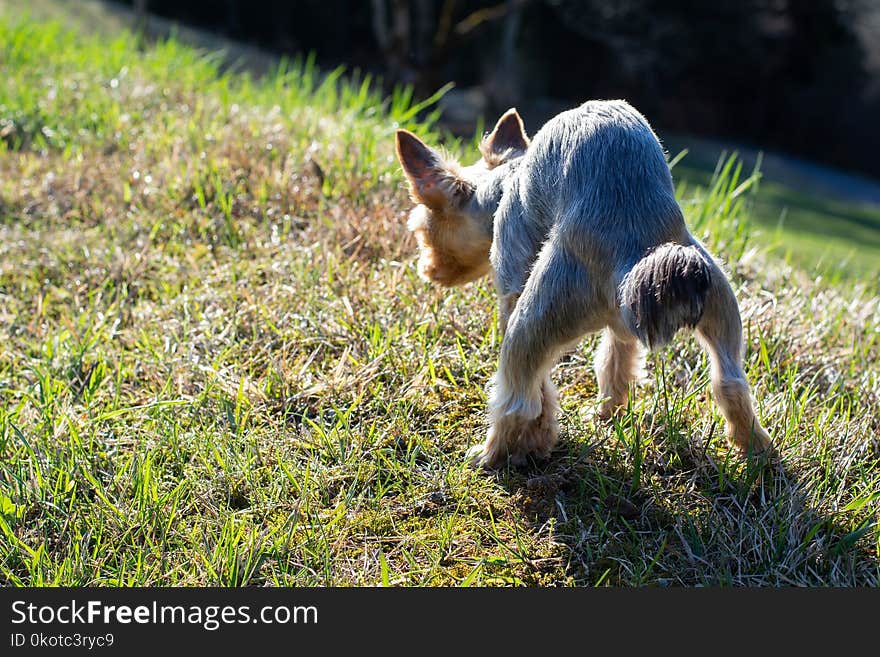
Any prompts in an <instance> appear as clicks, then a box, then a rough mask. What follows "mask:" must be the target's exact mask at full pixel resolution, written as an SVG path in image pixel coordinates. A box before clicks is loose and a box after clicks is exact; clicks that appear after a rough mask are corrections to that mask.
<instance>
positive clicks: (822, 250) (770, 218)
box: [673, 142, 880, 290]
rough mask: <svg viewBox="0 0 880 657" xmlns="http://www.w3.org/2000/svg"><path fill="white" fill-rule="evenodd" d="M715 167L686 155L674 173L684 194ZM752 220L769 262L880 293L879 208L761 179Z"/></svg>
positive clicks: (706, 180)
mask: <svg viewBox="0 0 880 657" xmlns="http://www.w3.org/2000/svg"><path fill="white" fill-rule="evenodd" d="M676 143H678V142H676ZM673 152H676V151H673ZM715 165H716V162H715V161H714V160H712V161H708V160H706V159H705V158H700V157H693V156H692V155H691V154H689V153H686V154H684V156H683V157H682V159H681V160H680V162H679V163H678V164H677V165H676V166H675V169H674V174H675V178H676V180H678V181H679V182H680V184H682V185H684V189H683V193H684V194H685V195H687V189H688V188H689V187H700V186H702V187H705V186H707V185H709V184H710V183H711V178H712V174H713V171H714V168H715ZM750 219H751V220H752V221H753V222H754V223H755V224H756V226H757V227H759V228H760V229H761V231H762V237H761V240H762V244H763V245H764V246H765V250H766V253H767V259H768V261H771V262H772V261H773V260H778V259H782V260H784V261H786V262H789V263H791V264H793V265H795V266H797V267H800V268H801V269H804V270H806V271H810V272H813V274H814V275H821V276H824V277H826V278H830V279H832V280H842V279H846V280H848V281H850V282H851V281H854V280H864V281H868V282H870V283H871V284H872V285H873V286H874V289H877V290H880V208H878V207H877V206H875V205H870V204H867V203H865V204H862V203H854V202H845V201H842V200H840V199H834V198H828V197H823V196H820V195H819V194H817V193H816V192H815V191H812V190H804V189H799V188H795V187H792V186H788V185H785V184H782V183H780V182H779V181H775V180H768V179H764V177H763V176H762V180H761V183H760V186H759V189H758V190H757V193H756V194H755V197H754V205H753V207H752V211H751V214H750Z"/></svg>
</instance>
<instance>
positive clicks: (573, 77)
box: [119, 0, 880, 179]
mask: <svg viewBox="0 0 880 657" xmlns="http://www.w3.org/2000/svg"><path fill="white" fill-rule="evenodd" d="M119 1H120V2H122V3H123V4H128V5H133V6H135V8H136V9H139V10H140V11H144V12H150V13H152V14H156V15H158V16H163V17H166V18H172V19H175V20H179V21H181V22H183V23H186V24H188V25H190V26H192V27H198V28H201V29H205V30H210V31H212V32H215V33H219V34H222V35H224V36H226V37H229V38H232V39H236V40H238V41H241V42H244V43H249V44H252V45H256V46H259V47H260V48H262V49H265V50H269V51H272V52H275V53H279V54H295V53H303V52H308V51H313V52H314V53H315V54H316V55H317V58H318V62H319V63H320V64H322V65H324V66H328V67H330V66H335V65H337V64H340V63H341V64H345V65H346V66H347V67H349V68H351V69H354V68H358V69H360V70H361V71H365V72H371V73H373V74H376V75H379V76H381V77H382V79H383V80H384V82H385V84H386V85H392V84H396V83H407V84H412V85H414V86H415V88H416V90H417V92H418V93H419V94H420V95H424V96H426V95H429V94H431V93H433V92H434V91H436V90H437V89H438V88H439V87H440V86H442V85H443V84H445V83H446V82H448V81H454V82H455V84H456V88H455V90H454V91H453V92H451V93H450V94H448V95H447V97H446V98H445V99H444V101H443V107H444V118H445V120H446V122H447V124H448V125H449V126H450V127H451V128H452V129H453V130H458V131H460V132H462V133H468V132H472V131H473V126H474V122H475V121H476V119H477V117H478V116H481V115H482V116H485V117H486V120H487V122H490V121H492V119H493V117H495V116H496V115H497V114H499V113H500V112H501V111H503V110H504V109H506V108H508V107H510V106H513V105H516V106H517V107H518V108H520V109H521V111H522V113H523V114H524V117H525V119H526V123H527V125H528V127H529V130H530V131H531V132H534V131H535V130H536V129H537V127H538V126H539V125H540V124H541V123H542V122H543V121H544V120H546V118H549V116H552V115H553V114H555V113H556V112H558V111H560V110H561V109H565V108H566V107H570V106H572V105H575V104H578V103H580V102H582V101H584V100H587V99H590V98H626V99H627V100H629V101H630V102H632V103H633V104H634V105H635V106H636V107H637V108H638V109H639V110H641V111H642V112H643V113H644V114H645V115H646V116H647V117H648V118H649V120H650V121H651V123H652V124H653V125H654V127H655V128H658V129H662V130H668V131H674V132H680V133H689V134H694V135H700V136H707V137H712V138H716V139H724V140H729V141H736V142H740V143H743V144H750V145H756V146H760V147H762V148H773V149H776V150H782V151H787V152H789V153H792V154H796V155H800V156H802V157H806V158H810V159H813V160H816V161H819V162H823V163H826V164H831V165H835V166H838V167H841V168H845V169H849V170H854V171H859V172H861V173H864V174H868V175H870V176H872V177H874V178H878V179H880V157H878V150H880V125H878V117H880V1H878V0H714V1H703V0H617V1H615V2H611V1H605V0H500V1H499V0H495V1H492V0H487V1H482V0H478V1H466V0H361V1H355V0H214V1H209V0H127V1H126V0H119Z"/></svg>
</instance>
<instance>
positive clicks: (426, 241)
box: [407, 206, 492, 287]
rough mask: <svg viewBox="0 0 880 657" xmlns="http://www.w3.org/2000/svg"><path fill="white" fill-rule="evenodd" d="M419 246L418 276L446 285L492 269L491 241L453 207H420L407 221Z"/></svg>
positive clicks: (476, 276) (470, 278)
mask: <svg viewBox="0 0 880 657" xmlns="http://www.w3.org/2000/svg"><path fill="white" fill-rule="evenodd" d="M407 226H408V227H409V229H410V230H411V231H412V232H413V233H414V234H415V237H416V242H417V243H418V245H419V264H418V270H419V275H421V276H422V278H424V279H425V280H428V281H433V282H435V283H438V284H440V285H444V286H447V287H449V286H453V285H462V284H463V283H467V282H469V281H472V280H475V279H477V278H480V277H481V276H484V275H486V274H487V273H488V272H489V269H490V265H489V248H490V247H491V246H492V240H491V239H489V238H488V237H487V236H484V235H482V234H480V233H479V231H477V230H475V229H474V228H473V227H472V226H471V225H470V223H469V222H467V221H466V220H464V219H462V218H461V217H459V216H457V215H456V213H455V212H454V211H452V210H450V209H445V210H441V211H439V212H438V211H431V210H428V209H427V208H426V207H425V206H419V207H417V208H416V209H415V210H413V211H412V212H411V213H410V219H409V222H408V223H407Z"/></svg>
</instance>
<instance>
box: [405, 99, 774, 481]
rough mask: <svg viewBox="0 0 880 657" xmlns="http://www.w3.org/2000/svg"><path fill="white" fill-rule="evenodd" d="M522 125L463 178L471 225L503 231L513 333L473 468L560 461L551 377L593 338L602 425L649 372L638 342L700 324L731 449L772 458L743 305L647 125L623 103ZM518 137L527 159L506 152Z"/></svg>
mask: <svg viewBox="0 0 880 657" xmlns="http://www.w3.org/2000/svg"><path fill="white" fill-rule="evenodd" d="M514 119H516V120H514ZM502 128H503V130H502ZM516 129H520V130H521V129H522V124H521V122H519V120H518V115H516V113H515V111H514V110H511V111H510V112H508V113H506V114H505V115H504V117H502V120H501V121H499V124H498V125H497V126H496V129H495V131H493V133H492V134H491V135H490V136H489V137H487V140H486V142H484V147H483V148H482V149H481V150H482V152H483V154H484V159H483V161H482V162H481V163H477V164H476V165H473V166H471V167H464V168H462V169H461V175H462V176H464V177H465V178H466V179H467V182H468V183H469V184H470V185H471V188H472V189H473V194H472V195H471V196H470V198H469V199H468V201H467V202H466V203H465V204H464V205H463V207H462V213H461V217H460V218H459V221H461V222H462V223H461V225H462V226H465V225H474V224H475V225H476V226H478V227H479V229H480V231H488V230H489V229H490V228H491V230H492V243H491V248H490V251H489V259H490V261H491V265H492V267H493V269H494V273H495V284H496V287H497V289H498V293H499V301H500V317H501V322H502V330H503V331H504V339H503V341H502V345H501V355H500V359H499V365H498V371H497V373H496V374H495V376H493V377H492V380H491V382H490V386H489V392H490V396H489V416H490V427H489V432H488V434H487V437H486V440H485V441H484V442H483V444H482V445H479V446H476V447H475V448H474V450H473V452H472V456H473V460H474V462H475V463H479V464H482V465H486V466H497V465H500V464H502V463H503V462H504V461H505V460H506V459H508V458H509V459H513V460H514V461H516V460H522V458H524V456H526V455H528V454H546V453H548V452H549V450H550V449H551V448H552V446H553V444H555V442H556V439H557V435H558V431H559V427H558V423H556V421H555V414H556V408H557V406H556V391H555V388H554V387H553V384H552V381H551V380H550V377H549V373H550V370H551V369H552V367H553V365H554V363H555V362H556V359H557V358H558V357H559V355H560V354H561V353H562V352H564V351H565V350H566V349H568V348H570V347H571V346H573V345H575V344H576V343H577V341H578V340H579V339H580V337H581V336H583V335H584V334H585V333H588V332H595V331H600V330H604V337H603V341H602V345H601V347H600V349H599V350H598V351H597V358H596V369H597V374H598V380H599V394H600V398H601V399H602V406H601V408H600V415H601V416H607V415H609V414H610V413H611V412H613V409H616V408H619V407H621V406H622V405H624V404H625V402H626V397H627V391H628V387H629V384H630V383H631V382H632V380H633V379H634V378H635V377H636V376H637V375H638V371H639V362H640V353H639V349H638V345H637V342H636V339H638V341H640V342H641V343H642V344H644V345H646V346H649V347H656V346H659V345H661V344H664V343H665V342H667V341H668V340H670V339H671V338H672V336H673V335H674V334H675V332H676V331H677V330H679V329H680V328H684V327H689V328H696V329H697V331H698V335H699V337H700V339H701V341H702V342H703V343H704V344H705V345H706V347H707V349H708V351H709V354H710V356H711V358H712V363H713V366H712V381H713V390H714V391H715V393H716V397H717V399H718V402H719V404H720V405H721V408H722V411H723V412H724V414H725V417H726V418H727V421H728V435H729V436H730V438H731V440H732V441H733V442H734V443H735V444H736V445H738V446H739V447H740V448H741V449H743V450H748V451H760V450H762V449H767V448H769V446H770V439H769V436H768V435H767V433H766V431H765V430H764V429H763V428H762V427H761V426H760V424H759V423H758V421H757V419H756V417H755V415H754V411H753V408H752V404H751V401H750V399H749V390H748V385H747V384H746V381H745V374H744V372H743V370H742V362H741V340H742V327H741V321H740V316H739V309H738V307H737V304H736V298H735V296H734V294H733V291H732V290H731V288H730V285H729V283H728V282H727V279H726V277H725V275H724V273H723V272H722V270H721V269H720V267H719V266H718V264H717V263H716V262H715V261H714V260H713V259H712V257H711V256H710V255H709V254H708V252H707V251H706V250H705V248H704V247H703V245H702V244H700V243H699V241H698V240H696V239H695V238H694V237H693V236H692V235H691V234H690V232H689V231H688V229H687V227H686V225H685V222H684V217H683V215H682V212H681V209H680V208H679V206H678V203H677V202H676V200H675V193H674V188H673V184H672V176H671V174H670V171H669V166H668V165H667V162H666V157H665V155H664V152H663V148H662V146H661V145H660V142H659V140H658V139H657V137H656V135H655V134H654V132H653V131H652V130H651V127H650V126H649V125H648V122H647V121H646V120H645V118H644V117H643V116H642V115H641V114H640V113H639V112H637V111H636V110H635V109H633V108H632V107H631V106H630V105H629V104H628V103H626V102H625V101H622V100H612V101H590V102H587V103H584V104H583V105H581V106H580V107H577V108H575V109H572V110H570V111H568V112H563V113H562V114H559V115H558V116H556V117H554V118H553V119H551V120H550V121H548V122H547V123H546V124H545V125H544V127H543V128H541V130H540V131H539V132H538V133H537V134H536V135H535V136H534V137H533V138H532V139H531V141H529V140H528V138H527V137H526V135H525V133H524V131H523V132H522V135H521V136H522V139H521V140H517V139H516V135H515V132H516ZM499 134H503V135H504V137H505V138H504V139H499ZM511 138H513V142H512V143H520V144H521V145H526V148H525V150H524V152H523V150H522V149H506V150H505V149H504V148H500V149H496V147H499V146H500V145H503V144H505V143H511ZM487 152H489V153H490V155H491V157H487V156H486V153H487ZM404 166H405V167H406V166H407V163H406V162H404Z"/></svg>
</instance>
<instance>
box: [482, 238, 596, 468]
mask: <svg viewBox="0 0 880 657" xmlns="http://www.w3.org/2000/svg"><path fill="white" fill-rule="evenodd" d="M590 296H591V292H590V285H589V280H588V276H587V273H586V270H585V269H584V268H583V266H582V265H581V264H580V263H579V262H578V261H577V260H576V259H575V258H574V257H572V256H571V255H569V254H567V253H565V252H564V251H563V250H562V249H559V248H556V247H555V246H554V245H553V244H552V242H549V241H548V242H547V243H546V244H545V246H544V248H543V249H542V251H541V254H540V255H539V257H538V259H537V261H536V262H535V266H534V268H533V269H532V272H531V274H530V276H529V279H528V281H527V282H526V285H525V288H524V289H523V291H522V294H521V295H520V296H519V298H518V299H516V297H511V296H510V293H509V294H508V295H504V296H502V299H501V307H502V315H507V314H508V313H507V312H505V311H506V308H505V304H510V300H511V299H515V303H516V305H515V307H514V309H513V311H512V312H510V313H509V320H508V323H507V329H506V331H505V333H504V338H503V340H502V344H501V356H500V359H499V365H498V371H497V372H496V374H495V376H493V377H492V381H491V382H490V385H489V422H490V426H489V431H488V434H487V437H486V440H485V441H484V442H483V443H482V444H480V445H477V446H476V447H474V448H473V449H472V450H471V452H470V457H471V460H472V462H473V463H474V464H475V465H482V466H486V467H497V466H500V465H502V464H504V463H505V462H506V461H507V460H508V459H509V460H510V462H511V463H514V464H520V463H522V462H524V461H525V459H526V457H527V456H529V455H534V456H547V455H549V453H550V450H551V449H552V448H553V446H554V445H555V444H556V441H557V437H558V435H559V423H558V420H557V418H556V414H557V412H558V410H559V405H558V402H557V393H556V387H555V386H554V385H553V382H552V381H551V380H550V370H551V369H552V367H553V365H554V363H555V362H556V359H557V358H558V357H559V355H560V354H561V353H562V352H563V351H564V350H565V349H566V348H568V347H569V346H571V344H572V343H573V342H575V341H576V340H577V338H579V337H580V336H581V335H583V333H584V332H586V330H595V328H597V327H595V326H590V322H589V316H590V313H591V307H590V306H591V298H590Z"/></svg>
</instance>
